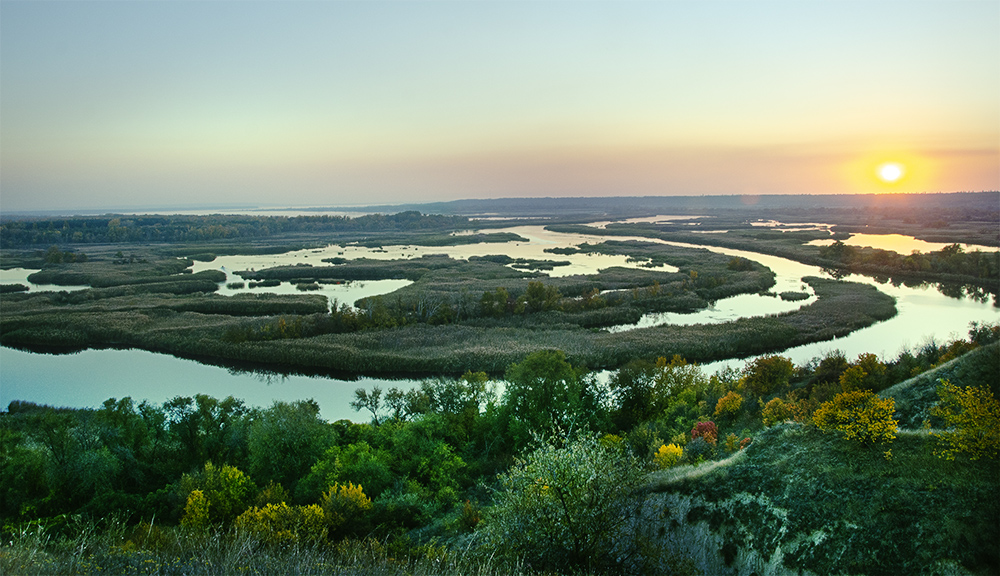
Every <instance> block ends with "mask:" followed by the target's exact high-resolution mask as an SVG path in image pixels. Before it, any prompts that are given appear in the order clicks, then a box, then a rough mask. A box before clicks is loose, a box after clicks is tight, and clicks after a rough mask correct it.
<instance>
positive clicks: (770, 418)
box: [760, 398, 792, 427]
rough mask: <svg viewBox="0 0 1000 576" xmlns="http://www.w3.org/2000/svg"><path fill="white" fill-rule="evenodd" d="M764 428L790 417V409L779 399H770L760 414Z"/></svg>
mask: <svg viewBox="0 0 1000 576" xmlns="http://www.w3.org/2000/svg"><path fill="white" fill-rule="evenodd" d="M760 415H761V419H762V420H763V422H764V426H768V427H770V426H774V425H775V424H777V423H779V422H784V421H785V420H788V419H789V418H791V417H792V409H791V407H790V406H789V405H788V404H786V403H785V401H784V400H782V399H781V398H772V399H771V400H770V401H769V402H768V403H767V404H765V405H764V409H763V410H762V411H761V413H760Z"/></svg>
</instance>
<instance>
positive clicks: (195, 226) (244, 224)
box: [0, 211, 470, 248]
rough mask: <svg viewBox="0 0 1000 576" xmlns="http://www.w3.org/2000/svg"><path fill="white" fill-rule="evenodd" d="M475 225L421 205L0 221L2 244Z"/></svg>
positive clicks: (192, 238) (169, 239) (147, 240)
mask: <svg viewBox="0 0 1000 576" xmlns="http://www.w3.org/2000/svg"><path fill="white" fill-rule="evenodd" d="M468 228H470V224H469V219H468V218H466V217H464V216H441V215H424V214H421V213H419V212H416V211H409V212H400V213H398V214H367V215H364V216H357V217H353V218H352V217H349V216H291V217H286V216H243V215H220V214H214V215H209V216H187V215H168V216H158V215H146V216H125V215H109V216H94V217H82V216H81V217H74V218H58V219H46V218H39V219H34V218H33V219H23V220H13V219H4V220H2V221H0V248H23V247H30V246H38V245H42V246H50V245H59V246H63V245H71V244H106V243H153V242H205V241H212V240H252V239H264V238H274V237H277V236H281V235H286V234H303V233H309V234H331V233H356V234H365V233H383V232H398V231H455V230H465V229H468Z"/></svg>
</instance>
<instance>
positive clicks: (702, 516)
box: [644, 345, 1000, 575]
mask: <svg viewBox="0 0 1000 576" xmlns="http://www.w3.org/2000/svg"><path fill="white" fill-rule="evenodd" d="M998 352H1000V346H998V345H992V346H987V347H983V348H980V349H977V350H976V351H974V352H973V353H969V354H966V355H965V356H963V357H961V358H959V359H957V360H956V361H954V362H950V363H948V364H946V365H943V366H941V367H940V368H938V369H937V370H935V371H934V373H929V374H927V375H926V376H923V377H919V378H914V379H911V380H908V381H906V382H904V383H901V384H900V385H898V386H896V387H894V388H893V389H890V390H889V391H887V392H889V393H890V395H894V396H895V395H898V398H899V402H900V404H905V410H906V417H907V418H909V419H910V420H914V419H917V420H920V416H919V415H921V414H925V413H926V412H927V410H928V409H929V407H930V405H931V403H933V401H935V400H936V395H935V394H934V390H935V389H936V386H937V378H950V379H951V381H952V382H953V383H955V384H958V385H968V384H979V383H981V382H982V380H983V378H985V379H986V380H987V381H988V382H989V383H990V384H992V385H994V386H995V380H996V374H997V370H996V364H997V357H998ZM991 374H992V379H991V376H990V375H991ZM920 421H922V420H920ZM935 442H936V441H935V439H934V438H932V437H930V436H929V435H926V434H900V435H899V437H898V438H897V439H896V440H895V442H893V444H892V446H891V457H890V458H888V459H887V458H886V457H885V455H884V452H883V451H884V450H885V448H884V447H883V448H875V449H871V448H864V447H861V446H859V445H855V444H851V443H849V442H847V441H843V440H841V439H839V438H838V437H836V436H834V435H829V434H824V433H822V432H820V431H818V430H817V429H815V428H812V427H803V426H800V425H797V424H785V425H781V426H778V427H775V428H772V429H770V430H767V431H765V432H764V433H762V434H761V435H759V436H758V437H757V438H755V440H754V442H753V444H751V445H750V446H749V447H748V448H747V449H746V450H744V451H743V453H738V454H737V455H735V456H734V457H732V458H730V459H729V460H727V461H722V462H719V463H713V464H709V465H702V466H701V467H698V468H694V469H687V470H670V471H665V472H663V473H659V474H657V475H654V476H653V478H652V483H651V489H652V491H653V495H652V497H651V498H650V499H649V501H648V505H647V508H646V510H645V516H646V517H645V518H644V520H645V521H647V522H649V523H650V524H651V525H653V526H656V527H660V528H662V531H661V532H660V534H661V536H660V537H661V538H662V539H663V541H664V543H665V544H666V545H667V546H668V547H671V548H673V549H674V550H675V551H678V552H681V553H682V554H684V555H688V556H691V557H693V558H694V559H695V561H696V563H697V565H698V567H699V568H700V569H701V570H703V571H704V572H705V573H707V574H740V575H749V574H761V575H763V574H868V575H877V574H996V573H1000V549H998V547H997V544H996V543H997V542H1000V499H998V498H997V497H996V494H997V490H998V488H1000V462H997V461H978V462H972V461H968V460H956V461H948V460H944V459H941V458H938V457H936V456H934V455H933V448H934V444H935Z"/></svg>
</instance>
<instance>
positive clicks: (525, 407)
mask: <svg viewBox="0 0 1000 576" xmlns="http://www.w3.org/2000/svg"><path fill="white" fill-rule="evenodd" d="M505 379H506V380H507V388H506V390H505V391H504V397H503V400H502V403H501V411H502V412H503V413H504V415H505V417H506V419H507V422H508V430H509V433H510V438H511V439H512V440H513V441H514V444H515V446H516V447H522V446H525V445H526V444H527V443H528V441H529V440H530V439H531V434H532V433H533V432H535V433H548V432H550V431H551V430H553V429H557V428H558V429H562V430H597V429H598V428H599V427H600V423H601V421H602V420H603V419H604V414H605V409H604V405H603V402H602V395H601V394H600V392H599V390H598V388H597V385H596V383H595V382H594V380H593V378H591V377H589V376H588V375H587V372H586V370H585V369H583V368H577V367H574V366H573V365H571V364H570V363H569V362H568V361H567V360H566V354H565V353H564V352H562V351H561V350H540V351H538V352H533V353H532V354H530V355H528V357H526V358H525V359H524V361H523V362H519V363H516V364H511V365H510V367H508V368H507V372H506V375H505Z"/></svg>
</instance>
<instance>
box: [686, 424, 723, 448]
mask: <svg viewBox="0 0 1000 576" xmlns="http://www.w3.org/2000/svg"><path fill="white" fill-rule="evenodd" d="M697 438H703V439H704V440H705V442H708V443H709V444H712V445H713V446H714V445H715V441H716V440H718V438H719V429H718V428H716V427H715V422H712V421H709V422H698V423H697V424H695V425H694V428H692V429H691V439H692V440H695V439H697Z"/></svg>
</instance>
